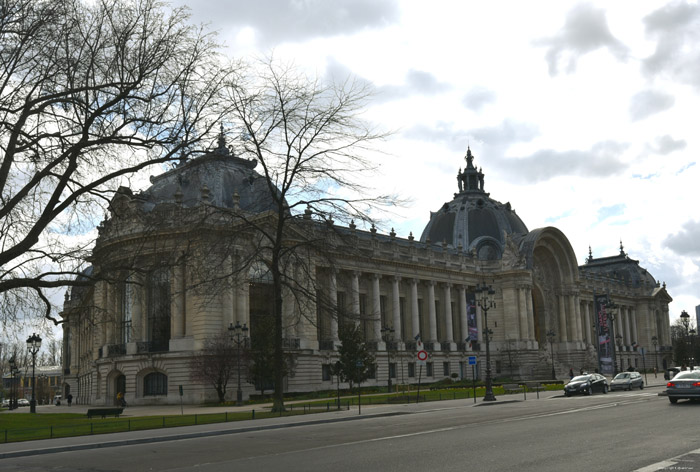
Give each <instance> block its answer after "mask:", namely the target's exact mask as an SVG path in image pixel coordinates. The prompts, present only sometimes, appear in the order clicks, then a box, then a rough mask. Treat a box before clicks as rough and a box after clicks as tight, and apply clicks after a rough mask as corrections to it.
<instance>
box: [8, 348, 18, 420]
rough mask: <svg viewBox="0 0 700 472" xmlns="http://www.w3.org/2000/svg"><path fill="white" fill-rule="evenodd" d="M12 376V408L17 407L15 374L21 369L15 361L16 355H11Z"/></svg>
mask: <svg viewBox="0 0 700 472" xmlns="http://www.w3.org/2000/svg"><path fill="white" fill-rule="evenodd" d="M9 364H10V376H11V378H12V383H11V384H10V410H13V409H15V408H17V385H16V382H15V376H16V375H17V372H19V369H18V368H17V364H16V363H15V356H12V357H10V360H9Z"/></svg>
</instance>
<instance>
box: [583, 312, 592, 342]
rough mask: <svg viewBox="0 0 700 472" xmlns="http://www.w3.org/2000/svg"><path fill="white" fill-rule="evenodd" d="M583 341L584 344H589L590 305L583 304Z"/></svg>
mask: <svg viewBox="0 0 700 472" xmlns="http://www.w3.org/2000/svg"><path fill="white" fill-rule="evenodd" d="M583 338H584V339H583V340H584V341H585V342H586V344H591V305H590V303H588V302H584V303H583Z"/></svg>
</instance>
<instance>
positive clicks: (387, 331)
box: [381, 326, 394, 393]
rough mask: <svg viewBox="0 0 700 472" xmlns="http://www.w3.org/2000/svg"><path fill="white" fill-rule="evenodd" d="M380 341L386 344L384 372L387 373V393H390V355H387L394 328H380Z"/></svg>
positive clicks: (392, 339)
mask: <svg viewBox="0 0 700 472" xmlns="http://www.w3.org/2000/svg"><path fill="white" fill-rule="evenodd" d="M381 331H382V340H383V341H384V342H385V343H386V371H387V374H386V376H387V392H388V393H391V354H390V353H389V343H392V342H393V341H394V328H391V327H389V326H384V327H382V330H381Z"/></svg>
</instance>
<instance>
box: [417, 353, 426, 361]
mask: <svg viewBox="0 0 700 472" xmlns="http://www.w3.org/2000/svg"><path fill="white" fill-rule="evenodd" d="M416 357H417V358H418V360H419V361H424V360H426V359H427V358H428V353H427V352H426V351H418V354H416Z"/></svg>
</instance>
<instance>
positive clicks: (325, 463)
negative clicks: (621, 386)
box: [0, 389, 700, 472]
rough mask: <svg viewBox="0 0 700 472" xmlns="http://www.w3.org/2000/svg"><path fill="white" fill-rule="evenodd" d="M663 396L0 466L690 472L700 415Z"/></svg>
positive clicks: (411, 415)
mask: <svg viewBox="0 0 700 472" xmlns="http://www.w3.org/2000/svg"><path fill="white" fill-rule="evenodd" d="M658 391H659V390H658V389H646V390H643V391H634V392H615V393H609V394H607V395H603V394H598V395H594V396H591V397H571V398H565V397H563V396H561V395H556V396H553V397H551V398H542V399H540V400H536V399H532V398H531V397H528V400H527V401H510V402H502V401H501V402H498V403H496V404H485V403H483V402H481V403H478V404H477V405H476V406H475V405H474V404H473V403H471V402H469V401H465V400H461V401H446V402H436V403H430V404H421V405H399V406H385V407H378V408H373V409H363V413H365V412H367V413H377V412H383V413H387V412H389V411H391V412H394V413H396V414H395V415H392V416H381V417H365V416H362V417H358V418H361V419H357V420H353V421H344V422H339V423H327V424H316V425H308V426H295V427H290V428H283V429H274V430H261V431H248V432H245V433H237V434H225V435H221V436H213V437H203V438H195V439H186V440H175V441H165V442H159V443H150V444H138V445H130V446H120V447H110V448H100V449H89V450H83V451H74V452H62V453H56V454H45V455H39V456H30V457H19V458H8V459H2V460H0V467H2V470H3V472H9V471H23V472H25V471H26V472H29V471H47V470H51V471H68V470H70V471H88V470H89V471H129V472H137V471H165V470H167V471H180V470H182V471H185V470H188V471H189V470H197V471H202V472H213V471H231V470H243V471H255V472H262V471H268V470H270V471H272V470H275V471H278V470H279V471H282V470H283V471H285V472H293V471H316V470H329V471H333V472H344V471H362V472H370V471H375V470H382V471H402V472H403V471H407V470H421V471H424V470H433V471H465V470H475V471H509V470H517V471H519V472H520V471H538V472H541V471H561V470H567V469H570V470H577V471H579V470H584V471H585V470H591V471H608V470H609V471H634V470H638V469H642V468H645V467H648V466H650V465H652V464H657V465H655V466H653V467H651V468H648V469H647V470H681V469H680V468H678V466H673V467H676V468H672V467H671V468H662V467H661V466H660V465H658V463H660V462H662V461H666V460H668V459H669V458H673V457H676V456H680V455H683V454H687V453H689V452H691V451H694V450H697V449H699V448H700V438H699V437H698V434H697V424H698V422H697V418H698V416H700V403H690V402H679V403H678V404H677V405H670V404H669V402H668V400H667V399H666V398H665V397H659V396H658ZM504 398H506V397H504ZM515 398H517V397H515ZM499 400H500V399H499ZM695 457H698V456H693V455H690V456H686V457H685V459H688V460H689V461H690V462H683V464H685V465H684V466H683V467H684V469H683V470H693V468H695V470H700V460H698V461H697V462H696V461H695V460H694V458H695ZM681 460H683V459H681ZM662 465H663V464H662ZM666 465H668V466H670V465H671V464H670V463H668V464H666Z"/></svg>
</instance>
